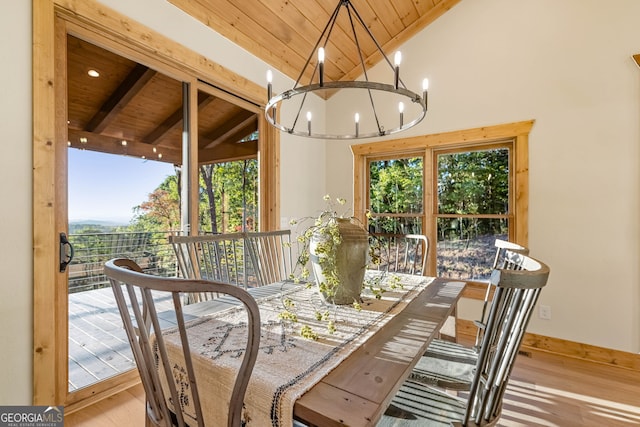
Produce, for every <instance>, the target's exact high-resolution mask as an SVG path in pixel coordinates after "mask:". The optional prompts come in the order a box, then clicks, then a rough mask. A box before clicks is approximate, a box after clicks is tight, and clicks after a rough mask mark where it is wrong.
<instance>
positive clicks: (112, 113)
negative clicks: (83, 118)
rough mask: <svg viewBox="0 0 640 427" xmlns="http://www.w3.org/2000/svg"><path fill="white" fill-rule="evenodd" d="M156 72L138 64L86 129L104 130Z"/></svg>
mask: <svg viewBox="0 0 640 427" xmlns="http://www.w3.org/2000/svg"><path fill="white" fill-rule="evenodd" d="M155 74H156V71H155V70H152V69H150V68H148V67H145V66H144V65H140V64H137V65H136V66H135V67H134V68H133V70H131V72H130V73H129V75H128V76H127V77H126V78H125V79H124V80H123V81H122V83H120V86H118V88H117V89H116V90H115V91H114V92H113V93H112V94H111V96H109V99H107V101H106V102H105V103H104V104H103V105H102V107H100V110H98V112H97V113H96V114H95V115H94V116H93V117H92V118H91V120H90V121H89V123H88V124H87V126H86V128H85V130H87V131H89V132H96V133H100V132H102V131H103V130H104V129H105V128H106V127H107V126H108V125H109V123H110V122H111V121H112V120H113V119H114V118H115V117H116V116H117V115H118V113H119V112H120V111H121V110H122V109H123V108H124V107H126V105H127V104H128V103H129V101H131V99H133V97H134V96H135V95H136V94H137V93H138V92H140V90H142V88H143V87H144V86H145V85H146V84H147V83H148V82H149V80H151V79H152V78H153V76H154V75H155Z"/></svg>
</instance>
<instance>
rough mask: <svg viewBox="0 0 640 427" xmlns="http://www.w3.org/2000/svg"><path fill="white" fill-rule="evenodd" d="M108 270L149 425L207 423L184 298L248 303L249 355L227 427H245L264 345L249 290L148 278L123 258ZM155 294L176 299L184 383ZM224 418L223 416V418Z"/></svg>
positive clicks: (235, 386) (166, 426) (233, 395)
mask: <svg viewBox="0 0 640 427" xmlns="http://www.w3.org/2000/svg"><path fill="white" fill-rule="evenodd" d="M104 272H105V274H106V276H107V277H108V278H109V281H110V283H111V286H112V289H113V293H114V296H115V299H116V303H117V305H118V310H119V311H120V315H121V318H122V322H123V325H124V328H125V330H126V333H127V338H128V340H129V344H130V345H131V349H132V351H133V356H134V358H135V361H136V365H137V368H138V372H139V374H140V379H141V380H142V385H143V387H144V391H145V399H146V425H147V426H151V425H153V426H162V427H170V426H178V427H183V426H190V427H195V426H198V427H202V426H203V425H204V420H203V416H202V404H201V400H200V399H201V397H202V398H204V399H206V398H207V393H204V391H203V390H200V389H199V388H198V378H197V377H196V375H195V372H194V362H193V359H192V357H191V351H190V348H189V337H188V327H187V322H186V321H185V316H184V312H183V310H182V295H183V294H185V293H187V294H188V293H200V292H210V291H211V290H213V291H215V292H217V293H220V294H225V295H231V296H233V297H235V298H236V299H238V300H239V301H240V302H241V303H242V305H244V307H245V309H246V312H247V331H248V333H247V342H246V347H245V351H244V353H243V354H242V355H239V356H238V357H241V358H242V363H241V365H240V369H239V371H238V373H237V375H236V377H235V382H234V383H233V388H232V392H231V397H230V400H229V411H228V416H227V420H226V422H225V423H224V424H226V425H227V426H228V427H240V426H241V425H242V406H243V401H244V396H245V392H246V390H247V386H248V384H249V378H250V375H251V372H252V371H253V367H254V365H255V362H256V358H257V357H258V350H259V344H260V312H259V311H258V305H257V304H256V302H255V300H254V299H253V297H252V296H251V295H249V293H247V291H245V290H244V289H242V288H240V287H238V286H234V285H229V284H226V283H219V282H211V281H205V280H188V279H180V278H168V277H160V276H152V275H149V274H145V273H143V272H142V270H141V269H140V267H139V266H138V265H137V264H136V263H135V262H133V261H131V260H129V259H124V258H119V259H113V260H110V261H108V262H107V263H106V264H105V267H104ZM152 292H154V293H155V292H170V293H171V295H172V300H173V309H174V312H175V318H176V323H177V326H176V327H175V330H174V329H172V333H173V332H177V333H178V334H179V337H180V343H181V350H182V351H181V355H180V357H181V358H183V360H184V366H185V368H186V373H181V375H184V376H186V377H187V378H183V379H182V380H181V381H178V380H177V379H174V365H173V364H172V363H171V362H170V360H169V356H168V351H167V347H166V345H165V339H164V335H163V332H166V331H163V330H162V328H161V325H160V319H159V317H158V312H157V309H156V305H155V303H154V299H153V295H152ZM141 325H142V327H141ZM178 382H179V384H177V383H178ZM187 392H188V396H187V395H186V393H187ZM220 417H221V418H223V417H224V415H223V414H220Z"/></svg>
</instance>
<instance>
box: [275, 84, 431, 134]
mask: <svg viewBox="0 0 640 427" xmlns="http://www.w3.org/2000/svg"><path fill="white" fill-rule="evenodd" d="M331 89H334V90H335V89H364V90H370V91H383V92H390V93H394V94H398V95H401V96H404V97H406V98H408V99H409V101H411V102H412V103H417V104H420V107H421V109H420V114H419V115H418V116H417V117H416V118H414V119H413V120H411V121H408V122H407V123H402V124H401V125H400V126H397V127H395V128H392V129H380V130H379V131H377V132H368V133H362V134H330V133H327V134H325V133H322V134H320V133H313V132H311V133H309V132H303V131H300V130H295V129H294V128H293V127H287V126H285V125H283V124H282V123H279V122H278V121H277V120H276V117H275V116H276V114H275V111H274V108H275V109H277V108H278V107H277V106H278V104H280V103H281V102H282V101H285V100H289V99H291V98H293V97H295V96H300V95H305V94H307V93H311V92H317V91H324V90H331ZM426 114H427V105H426V100H424V99H423V98H422V97H421V96H420V95H418V94H417V93H415V92H412V91H410V90H409V89H405V88H403V87H398V88H396V87H395V86H393V85H390V84H385V83H379V82H371V81H359V80H356V81H348V82H344V81H339V82H324V83H323V84H322V85H320V84H319V83H315V84H310V85H307V86H299V87H296V88H293V89H289V90H286V91H284V92H282V93H280V94H278V95H274V96H273V97H272V98H271V99H270V100H269V102H268V103H267V105H266V107H265V116H266V118H267V121H268V122H269V123H270V124H271V125H272V126H274V127H276V128H278V129H280V130H281V131H283V132H287V133H289V134H291V135H296V136H304V137H307V138H316V139H358V138H373V137H380V136H385V135H392V134H394V133H398V132H401V131H403V130H405V129H408V128H410V127H413V126H415V125H416V124H418V123H420V122H421V121H422V119H424V117H425V115H426ZM294 126H295V123H294Z"/></svg>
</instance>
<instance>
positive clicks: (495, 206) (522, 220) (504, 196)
mask: <svg viewBox="0 0 640 427" xmlns="http://www.w3.org/2000/svg"><path fill="white" fill-rule="evenodd" d="M532 125H533V121H527V122H518V123H512V124H506V125H498V126H493V127H485V128H477V129H469V130H464V131H456V132H450V133H444V134H436V135H425V136H419V137H414V138H407V139H403V140H394V141H384V142H376V143H369V144H360V145H353V146H352V147H351V149H352V151H353V154H354V161H355V163H354V164H355V165H356V167H355V168H354V170H355V174H354V203H355V206H354V210H355V212H362V218H361V220H362V221H365V218H364V212H365V211H367V210H369V211H370V212H371V217H372V218H371V219H370V220H369V222H368V226H369V229H370V231H373V232H387V233H421V234H424V235H426V236H427V237H428V239H429V244H430V249H429V265H428V269H427V274H430V275H438V276H445V277H454V278H464V279H466V280H486V279H487V277H488V274H489V270H488V269H487V268H486V266H487V265H491V263H492V262H493V260H492V259H490V257H491V256H492V254H493V253H495V252H494V250H493V241H494V240H495V238H502V239H507V240H510V241H514V242H516V243H519V244H521V245H524V246H526V245H527V244H528V242H527V224H528V218H527V211H528V155H527V153H528V133H529V131H530V129H531V126H532Z"/></svg>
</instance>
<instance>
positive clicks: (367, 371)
mask: <svg viewBox="0 0 640 427" xmlns="http://www.w3.org/2000/svg"><path fill="white" fill-rule="evenodd" d="M368 274H379V273H375V272H368ZM394 276H395V277H396V279H397V280H399V282H400V283H403V282H406V283H411V284H412V285H411V287H410V288H409V289H408V290H407V291H406V295H407V296H406V297H404V296H402V297H400V298H398V300H397V301H396V302H393V304H391V305H390V306H389V307H390V308H388V309H384V314H381V315H380V316H379V319H378V318H376V320H374V321H371V322H368V324H367V325H369V324H371V325H376V326H372V327H371V328H370V327H369V326H367V327H366V328H361V330H360V331H359V332H358V333H357V334H355V335H354V338H349V339H348V340H346V343H345V344H341V345H339V346H337V347H340V349H339V351H336V352H332V354H331V357H326V358H323V359H322V363H318V362H315V363H313V364H312V367H313V370H314V371H313V374H312V375H307V374H308V373H309V372H311V371H312V370H311V369H307V370H305V371H304V372H305V376H308V377H309V384H308V386H307V387H305V388H304V389H303V390H302V391H299V392H298V393H297V394H296V393H292V397H291V399H292V401H291V402H289V403H290V405H289V406H286V405H285V406H284V407H286V408H292V413H290V414H287V413H286V411H285V412H284V414H280V415H279V419H280V420H285V421H284V422H282V423H281V421H273V423H270V424H272V425H277V426H279V425H283V426H286V425H290V423H291V417H292V418H293V419H295V420H298V421H301V422H303V423H304V424H306V425H309V426H320V427H325V426H327V427H330V426H352V427H358V426H374V425H376V423H377V421H378V420H379V419H380V417H381V416H382V414H383V413H384V412H385V410H386V408H387V407H388V405H389V403H390V401H391V399H392V398H393V396H394V394H395V393H396V392H397V390H398V389H399V388H400V386H401V385H402V383H403V382H404V380H405V379H406V378H407V377H408V376H409V374H410V373H411V370H412V369H413V367H414V366H415V364H416V363H417V361H418V360H419V358H420V356H421V355H422V354H423V353H424V351H425V350H426V348H427V346H428V344H429V342H430V341H431V339H432V338H433V337H434V336H436V335H437V333H438V331H439V330H440V328H441V326H442V325H443V324H444V322H445V321H446V320H447V318H448V317H449V316H451V315H452V312H453V309H454V307H455V305H456V303H457V301H458V299H459V297H460V294H461V292H462V290H463V288H464V286H465V282H463V281H458V280H450V279H445V278H433V277H422V276H410V275H403V274H395V273H394ZM299 286H301V285H297V284H293V283H278V284H272V285H267V286H264V287H261V288H255V289H252V290H250V292H251V293H252V294H253V295H254V297H255V298H256V300H257V301H258V303H259V305H262V304H265V305H266V304H267V303H266V302H265V303H263V301H270V304H273V301H274V300H273V298H274V295H275V296H277V295H278V293H282V292H288V291H290V290H291V289H295V288H296V287H299ZM365 301H366V300H365ZM377 303H378V302H377V301H374V302H373V303H372V305H373V306H375V305H376V304H377ZM235 305H236V302H235V301H234V300H232V299H228V298H221V299H217V300H211V301H205V302H202V303H198V304H194V305H187V306H185V307H184V311H185V313H186V314H189V315H190V316H192V317H193V318H198V319H202V318H204V317H206V316H210V315H212V314H216V313H221V311H222V312H224V309H225V308H232V307H234V306H235ZM383 305H384V304H383ZM372 310H374V311H375V310H376V309H372ZM261 315H262V308H261ZM382 318H384V321H381V320H380V319H382ZM369 329H371V330H369ZM267 335H268V333H264V334H263V339H264V338H265V336H267ZM289 339H291V338H289ZM295 340H302V339H301V338H295ZM265 345H268V343H266V342H265ZM311 346H312V343H308V344H305V343H302V344H301V343H300V342H296V343H292V344H291V347H297V348H298V349H299V348H300V347H311ZM270 351H273V350H270ZM334 353H335V354H334ZM205 356H206V357H204V359H205V363H207V364H208V363H209V360H214V359H215V358H216V357H217V356H212V354H206V355H205ZM325 359H326V360H329V361H330V362H332V363H325ZM261 363H264V362H261V359H260V357H259V359H258V362H257V363H256V368H254V373H253V374H252V380H253V375H254V374H255V375H257V376H258V379H256V381H257V382H260V381H262V377H261V376H260V375H261V374H260V373H259V372H258V371H260V370H263V371H270V370H271V371H272V370H273V369H282V368H278V367H273V366H269V367H264V366H263V367H261V366H260V364H261ZM207 366H208V365H207ZM317 367H321V368H317ZM211 369H212V374H211V375H209V377H215V375H214V374H213V372H215V371H214V370H215V369H216V366H215V363H214V362H211ZM322 369H324V370H322ZM272 374H273V377H275V378H278V377H279V376H280V375H279V373H278V372H275V373H274V372H269V375H272ZM298 376H299V377H301V376H302V375H298ZM282 377H283V378H285V380H283V381H285V382H286V378H287V377H286V375H285V373H283V375H282ZM296 378H297V377H296ZM199 387H200V385H199ZM249 390H251V382H250V389H249ZM248 393H249V392H248ZM261 394H265V393H264V392H261ZM245 405H247V397H245ZM260 406H264V405H260ZM271 412H272V413H273V412H274V410H273V409H271ZM249 413H251V412H249ZM248 425H249V426H251V425H258V424H252V423H249V424H248Z"/></svg>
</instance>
